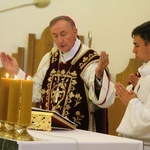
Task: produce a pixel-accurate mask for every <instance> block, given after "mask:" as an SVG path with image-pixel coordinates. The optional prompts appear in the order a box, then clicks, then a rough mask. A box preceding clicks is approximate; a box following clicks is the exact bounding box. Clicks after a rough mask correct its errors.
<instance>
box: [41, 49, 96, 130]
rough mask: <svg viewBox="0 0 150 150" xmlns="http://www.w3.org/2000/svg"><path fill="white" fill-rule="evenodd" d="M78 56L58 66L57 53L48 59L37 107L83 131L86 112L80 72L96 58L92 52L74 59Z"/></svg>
mask: <svg viewBox="0 0 150 150" xmlns="http://www.w3.org/2000/svg"><path fill="white" fill-rule="evenodd" d="M78 53H79V52H78ZM78 53H77V54H76V56H75V57H74V58H73V59H72V60H69V61H67V62H66V63H65V64H64V63H59V53H58V52H57V54H55V55H54V56H53V57H54V58H52V59H51V60H50V67H49V69H48V70H47V73H46V76H45V79H44V81H43V85H42V93H41V95H42V100H41V107H42V108H43V109H48V110H55V111H57V112H59V113H60V114H61V115H63V116H64V117H67V118H68V119H70V120H71V121H73V122H75V123H76V124H77V128H80V129H85V130H87V129H88V122H89V116H88V114H89V113H88V104H87V99H86V98H87V97H86V93H85V91H84V90H83V89H84V83H83V80H82V79H81V73H82V71H83V70H84V69H85V67H87V66H88V65H89V64H90V63H91V62H92V61H95V59H97V57H94V55H95V54H93V51H92V50H91V51H90V52H89V51H88V52H87V53H85V54H83V55H82V57H81V56H80V57H77V56H78ZM90 53H91V54H90ZM96 56H98V55H96ZM74 60H77V61H74ZM73 61H74V63H72V62H73Z"/></svg>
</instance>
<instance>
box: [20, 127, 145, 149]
mask: <svg viewBox="0 0 150 150" xmlns="http://www.w3.org/2000/svg"><path fill="white" fill-rule="evenodd" d="M28 132H29V133H30V134H31V135H32V136H33V137H34V139H35V141H17V143H18V145H19V147H18V150H143V142H142V141H138V140H132V139H126V138H122V137H117V136H111V135H106V134H100V133H95V132H90V131H84V130H78V129H76V130H69V131H68V130H52V131H51V132H44V131H35V130H28Z"/></svg>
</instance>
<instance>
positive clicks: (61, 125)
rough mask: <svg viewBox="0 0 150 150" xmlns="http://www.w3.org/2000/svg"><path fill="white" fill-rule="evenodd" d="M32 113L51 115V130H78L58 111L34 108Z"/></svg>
mask: <svg viewBox="0 0 150 150" xmlns="http://www.w3.org/2000/svg"><path fill="white" fill-rule="evenodd" d="M32 112H43V113H45V114H47V113H50V114H51V117H52V122H51V128H52V129H71V130H74V129H76V124H75V123H74V122H72V121H71V120H69V119H67V118H65V117H63V116H62V115H60V114H59V113H57V112H56V111H49V110H44V109H40V108H36V107H32Z"/></svg>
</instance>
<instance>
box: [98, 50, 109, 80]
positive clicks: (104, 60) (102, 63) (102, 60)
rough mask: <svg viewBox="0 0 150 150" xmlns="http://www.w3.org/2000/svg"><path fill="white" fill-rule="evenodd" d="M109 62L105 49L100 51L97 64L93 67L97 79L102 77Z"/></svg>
mask: <svg viewBox="0 0 150 150" xmlns="http://www.w3.org/2000/svg"><path fill="white" fill-rule="evenodd" d="M108 64H109V55H108V54H106V52H105V51H101V54H100V57H99V62H98V65H97V67H96V69H95V74H96V77H97V78H98V79H100V78H102V76H103V72H104V70H105V68H106V67H107V66H108Z"/></svg>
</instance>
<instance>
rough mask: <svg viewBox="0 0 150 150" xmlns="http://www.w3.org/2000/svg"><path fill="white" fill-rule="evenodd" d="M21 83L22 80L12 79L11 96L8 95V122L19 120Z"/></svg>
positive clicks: (10, 85)
mask: <svg viewBox="0 0 150 150" xmlns="http://www.w3.org/2000/svg"><path fill="white" fill-rule="evenodd" d="M20 83H21V80H15V79H10V83H9V96H8V111H7V122H8V123H17V122H18V115H19V101H20Z"/></svg>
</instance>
